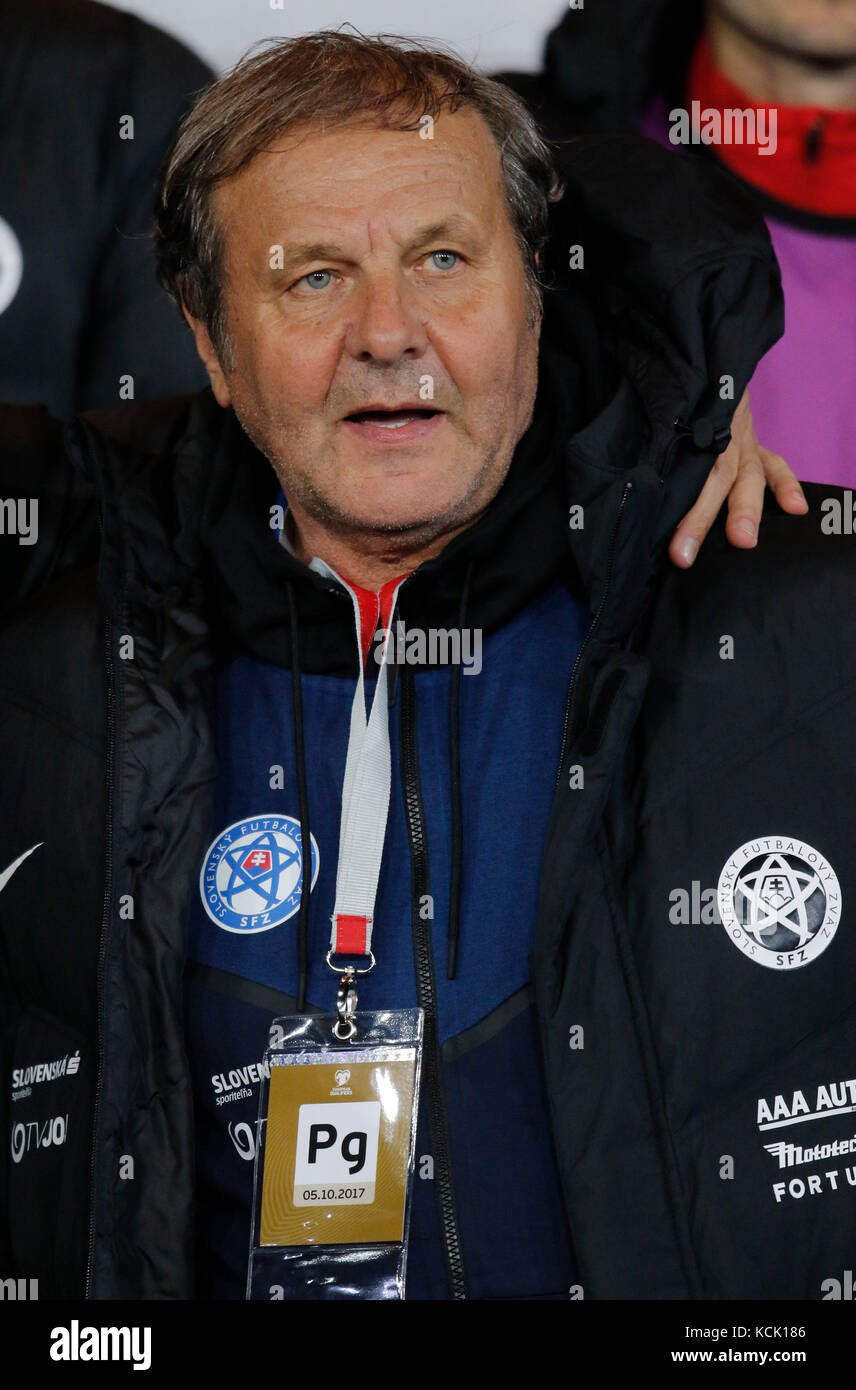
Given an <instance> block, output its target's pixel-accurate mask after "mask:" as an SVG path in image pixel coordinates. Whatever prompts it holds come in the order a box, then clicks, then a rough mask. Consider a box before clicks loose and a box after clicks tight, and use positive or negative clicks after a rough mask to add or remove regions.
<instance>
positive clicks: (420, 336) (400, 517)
mask: <svg viewBox="0 0 856 1390" xmlns="http://www.w3.org/2000/svg"><path fill="white" fill-rule="evenodd" d="M214 211H215V216H216V217H217V219H218V223H219V226H220V227H221V229H222V233H223V243H224V247H225V252H224V262H225V263H224V266H223V274H224V294H225V305H226V310H227V321H228V328H229V336H230V340H231V346H232V350H233V351H232V365H231V367H230V368H229V369H228V370H225V371H223V372H222V374H221V372H220V370H218V368H217V367H216V366H215V368H214V371H213V374H212V380H213V384H214V388H215V392H216V394H217V398H218V400H219V401H220V403H221V404H222V405H226V404H229V403H231V404H232V405H233V406H234V409H235V411H236V413H237V415H238V417H239V419H240V420H241V423H242V424H243V426H244V428H245V429H246V431H247V433H248V434H249V435H250V437H251V438H252V439H253V440H254V442H255V443H256V444H257V445H258V447H259V448H260V449H261V450H262V451H263V452H264V453H265V454H266V455H267V457H268V458H269V459H270V460H271V462H272V463H273V465H274V467H275V469H276V472H277V474H278V475H279V478H280V480H281V482H282V484H283V486H284V489H285V492H286V495H287V497H288V498H289V501H290V503H292V505H295V504H297V506H298V507H299V508H303V509H304V510H305V512H306V513H307V514H308V515H309V516H311V517H313V518H314V519H315V520H316V521H318V522H321V523H322V524H323V525H324V526H325V527H326V528H328V529H330V530H333V531H336V532H337V533H339V534H340V535H349V534H354V533H361V534H372V535H375V536H381V535H388V536H391V535H397V536H398V537H399V538H404V537H406V538H407V540H408V541H409V542H412V543H425V542H426V541H430V540H433V539H435V538H436V537H437V536H441V535H444V534H445V533H446V532H449V531H454V530H456V529H460V527H461V526H462V525H466V524H467V523H468V522H469V521H470V520H471V519H474V518H475V517H476V516H477V515H478V514H479V512H480V511H482V510H483V509H484V507H485V506H486V505H487V503H488V502H489V501H490V500H491V498H492V497H493V496H494V495H495V494H496V492H497V491H498V489H499V487H500V485H501V483H502V481H503V479H504V477H505V475H506V473H507V471H508V466H509V464H510V461H511V456H512V454H513V451H514V447H515V444H516V443H517V441H518V439H519V438H520V436H521V435H522V434H523V432H524V430H525V429H526V427H527V425H528V423H529V420H530V418H531V410H532V404H533V401H534V396H535V389H536V384H537V347H538V331H539V326H540V315H539V312H538V309H537V305H535V304H534V303H533V299H532V296H531V293H530V292H529V291H528V287H527V280H526V275H525V270H524V265H523V261H522V257H521V253H520V249H519V246H518V243H517V241H516V240H515V236H514V232H513V229H512V226H511V222H510V219H509V214H508V211H507V207H506V203H505V198H504V193H503V185H502V177H501V168H500V162H499V157H498V154H497V150H496V147H495V145H494V143H493V140H492V138H491V135H490V132H489V130H488V127H487V126H486V124H485V123H484V121H483V119H482V118H481V116H480V115H479V114H478V113H477V112H475V111H473V110H472V109H467V108H463V109H461V110H459V111H457V112H456V113H455V114H454V115H451V114H448V113H447V112H444V113H443V114H442V115H441V116H440V117H439V118H438V119H437V120H436V122H435V124H434V130H433V139H423V138H421V137H420V134H419V132H418V131H396V130H390V129H383V128H381V127H380V126H378V125H377V124H375V123H374V122H366V121H365V120H362V119H360V120H358V121H355V122H350V123H348V124H347V125H343V126H337V127H334V128H332V129H328V130H327V131H326V132H325V133H321V132H319V131H318V130H317V129H315V128H314V127H313V128H304V129H302V130H301V131H299V132H292V133H291V134H290V135H289V136H288V138H284V139H283V140H282V141H279V142H277V144H276V146H275V148H273V149H272V150H271V151H269V152H265V153H264V154H261V155H259V156H257V157H256V158H255V159H254V160H253V161H252V162H251V163H250V164H249V165H248V166H247V167H246V168H245V169H244V170H242V171H241V173H240V174H239V175H237V176H236V177H235V178H233V179H231V180H229V181H228V182H226V183H224V184H223V185H221V186H220V187H219V188H218V189H217V191H216V194H215V208H214ZM278 246H281V247H282V256H281V258H279V257H278V255H277V252H276V249H275V248H277V247H278ZM272 248H273V249H272ZM280 266H281V268H280ZM209 365H210V364H209ZM223 365H224V366H225V365H226V364H223ZM391 408H395V409H391Z"/></svg>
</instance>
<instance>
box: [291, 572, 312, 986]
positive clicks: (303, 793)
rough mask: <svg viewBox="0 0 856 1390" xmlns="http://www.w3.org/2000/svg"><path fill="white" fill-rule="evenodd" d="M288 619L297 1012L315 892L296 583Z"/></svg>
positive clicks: (292, 588) (303, 982)
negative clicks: (296, 848)
mask: <svg viewBox="0 0 856 1390" xmlns="http://www.w3.org/2000/svg"><path fill="white" fill-rule="evenodd" d="M288 619H289V625H290V628H291V692H292V705H293V715H294V744H295V753H296V762H297V800H298V806H299V808H300V913H299V916H298V919H297V1012H298V1013H302V1012H303V1010H304V1009H305V1008H306V981H307V975H308V966H307V960H308V958H309V894H310V892H311V891H312V833H311V830H310V826H309V792H308V790H307V785H306V747H305V744H304V741H303V691H302V689H301V685H300V649H299V646H298V642H297V604H296V603H295V600H294V585H293V584H289V585H288Z"/></svg>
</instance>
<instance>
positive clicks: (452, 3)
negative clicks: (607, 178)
mask: <svg viewBox="0 0 856 1390" xmlns="http://www.w3.org/2000/svg"><path fill="white" fill-rule="evenodd" d="M111 3H112V4H114V5H116V7H117V8H118V9H124V10H131V11H133V13H134V14H138V15H140V16H141V18H143V19H147V20H149V22H150V23H152V24H156V25H158V27H159V28H161V29H166V30H167V32H169V33H171V34H174V35H175V36H176V37H177V38H179V39H182V40H183V41H184V42H185V43H186V44H188V46H189V47H190V48H193V49H194V50H195V51H196V52H197V53H199V54H200V56H201V57H203V58H205V59H207V60H208V62H209V63H211V65H212V66H213V67H214V68H215V69H216V70H218V71H222V70H223V69H224V68H226V67H230V66H231V65H232V63H234V62H235V61H236V60H237V59H238V58H239V57H240V56H241V54H242V53H243V51H244V49H245V48H247V47H249V45H250V44H251V43H253V42H254V41H255V40H256V39H261V38H268V37H271V36H278V35H283V36H284V35H291V34H305V33H310V32H311V31H312V30H313V29H332V28H336V26H337V25H339V24H343V23H345V22H346V21H349V22H350V23H351V24H353V25H355V26H356V28H357V29H359V30H361V32H362V33H364V34H377V33H382V32H386V33H393V34H406V35H408V36H410V37H413V38H439V39H443V40H444V41H445V42H447V43H450V44H452V45H453V46H454V48H455V49H456V50H457V51H458V52H459V53H460V54H461V55H462V56H463V57H465V58H468V59H469V60H470V62H473V63H475V64H476V66H478V67H480V68H482V69H483V70H484V71H486V72H491V71H497V70H498V69H501V68H516V69H518V70H520V71H530V72H534V71H536V70H537V69H538V68H539V67H540V66H541V52H542V48H543V43H544V37H545V35H546V33H547V31H548V30H549V29H551V28H552V27H553V25H554V24H556V23H558V21H559V19H560V17H561V16H562V15H563V14H564V12H565V10H564V8H563V4H562V0H432V2H431V3H430V4H428V3H426V0H282V3H283V8H282V9H271V6H270V0H130V2H129V0H111Z"/></svg>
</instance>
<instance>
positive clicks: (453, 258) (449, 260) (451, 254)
mask: <svg viewBox="0 0 856 1390" xmlns="http://www.w3.org/2000/svg"><path fill="white" fill-rule="evenodd" d="M438 257H445V258H446V260H445V264H438ZM458 259H459V257H458V253H457V251H432V252H431V260H432V261H433V262H434V264H435V265H436V266H437V269H438V270H453V269H454V265H455V263H456V262H457V261H458Z"/></svg>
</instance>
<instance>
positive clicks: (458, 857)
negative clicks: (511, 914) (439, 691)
mask: <svg viewBox="0 0 856 1390" xmlns="http://www.w3.org/2000/svg"><path fill="white" fill-rule="evenodd" d="M472 573H473V561H472V560H470V563H469V564H468V566H467V573H466V576H465V578H464V587H463V589H462V590H461V602H460V606H459V609H458V632H459V633H460V638H461V656H463V645H464V622H465V620H466V613H467V602H468V600H469V596H470V580H471V578H472ZM461 665H462V662H461V661H459V662H457V664H456V665H454V666H453V667H452V682H451V686H450V688H449V756H450V784H451V803H452V859H451V865H450V872H449V936H448V959H447V963H446V978H447V979H449V980H454V978H455V974H456V972H457V969H458V936H459V933H460V921H461V867H462V861H463V840H464V832H463V814H462V810H461V740H460V725H459V710H460V702H461Z"/></svg>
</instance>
